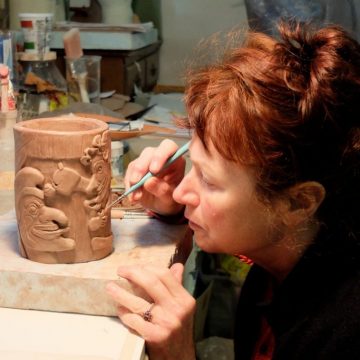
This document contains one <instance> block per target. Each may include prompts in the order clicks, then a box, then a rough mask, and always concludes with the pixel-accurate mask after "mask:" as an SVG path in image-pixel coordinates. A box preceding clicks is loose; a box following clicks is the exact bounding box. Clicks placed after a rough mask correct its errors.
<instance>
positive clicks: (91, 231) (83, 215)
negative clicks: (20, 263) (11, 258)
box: [14, 116, 113, 264]
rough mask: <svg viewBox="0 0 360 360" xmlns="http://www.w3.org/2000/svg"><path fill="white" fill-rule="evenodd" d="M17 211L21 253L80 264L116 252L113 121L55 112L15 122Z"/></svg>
mask: <svg viewBox="0 0 360 360" xmlns="http://www.w3.org/2000/svg"><path fill="white" fill-rule="evenodd" d="M14 138H15V210H16V217H17V222H18V233H19V247H20V252H21V255H22V256H24V257H26V258H28V259H30V260H33V261H37V262H41V263H48V264H58V263H78V262H86V261H92V260H98V259H101V258H104V257H105V256H107V255H108V254H110V253H111V252H112V248H113V245H112V239H113V236H112V233H111V217H110V211H109V210H108V209H107V208H106V205H107V204H108V201H109V198H110V191H111V189H110V183H111V170H110V159H111V154H110V151H111V146H110V144H111V140H110V135H109V130H108V125H107V124H106V123H105V122H103V121H100V120H96V119H90V118H82V117H70V116H69V117H54V118H44V119H33V120H28V121H22V122H19V123H17V124H15V125H14Z"/></svg>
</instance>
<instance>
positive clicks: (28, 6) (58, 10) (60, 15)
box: [9, 0, 65, 30]
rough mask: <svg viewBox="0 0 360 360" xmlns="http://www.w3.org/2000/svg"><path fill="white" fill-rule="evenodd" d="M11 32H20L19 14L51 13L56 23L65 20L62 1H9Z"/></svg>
mask: <svg viewBox="0 0 360 360" xmlns="http://www.w3.org/2000/svg"><path fill="white" fill-rule="evenodd" d="M9 13H10V14H9V15H10V17H9V20H10V29H11V30H20V29H21V27H20V21H19V14H21V13H52V14H54V17H55V20H56V21H63V20H65V7H64V0H9Z"/></svg>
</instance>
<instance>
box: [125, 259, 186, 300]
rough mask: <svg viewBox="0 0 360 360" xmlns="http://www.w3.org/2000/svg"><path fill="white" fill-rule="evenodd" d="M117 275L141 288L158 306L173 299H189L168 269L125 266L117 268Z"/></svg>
mask: <svg viewBox="0 0 360 360" xmlns="http://www.w3.org/2000/svg"><path fill="white" fill-rule="evenodd" d="M118 275H119V276H121V277H124V278H126V279H127V280H129V281H131V282H133V283H134V284H136V285H138V286H140V287H141V288H143V289H144V290H145V291H146V292H147V293H148V294H149V296H150V297H151V298H152V299H153V300H154V302H156V303H159V304H162V303H164V302H166V301H168V299H169V298H174V297H175V298H178V299H181V301H182V300H183V299H184V298H187V297H190V295H189V293H188V292H187V291H186V290H185V288H184V287H183V286H182V285H181V284H179V282H178V280H177V279H176V277H175V276H174V275H173V274H172V273H171V271H170V270H169V269H158V268H155V267H146V269H144V268H140V267H138V266H136V267H135V266H134V267H130V266H127V267H119V268H118Z"/></svg>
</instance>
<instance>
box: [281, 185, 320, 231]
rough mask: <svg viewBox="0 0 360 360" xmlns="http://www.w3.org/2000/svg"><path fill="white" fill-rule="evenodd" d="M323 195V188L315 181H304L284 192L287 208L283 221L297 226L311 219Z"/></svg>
mask: <svg viewBox="0 0 360 360" xmlns="http://www.w3.org/2000/svg"><path fill="white" fill-rule="evenodd" d="M325 194H326V191H325V188H324V187H323V186H322V185H321V184H320V183H318V182H316V181H306V182H302V183H298V184H296V185H294V186H292V187H290V188H289V189H288V190H287V192H286V196H287V199H288V208H287V211H286V214H285V219H286V220H287V222H288V224H289V225H290V224H292V225H297V224H300V223H302V222H303V221H304V220H308V219H311V218H313V216H314V215H315V213H316V211H317V209H318V208H319V206H320V205H321V203H322V201H323V200H324V198H325Z"/></svg>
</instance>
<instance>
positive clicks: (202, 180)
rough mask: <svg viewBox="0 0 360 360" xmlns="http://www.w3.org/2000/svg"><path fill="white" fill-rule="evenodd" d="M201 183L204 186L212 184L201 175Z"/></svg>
mask: <svg viewBox="0 0 360 360" xmlns="http://www.w3.org/2000/svg"><path fill="white" fill-rule="evenodd" d="M201 182H202V183H203V184H204V185H206V186H211V185H212V183H211V182H210V181H209V180H208V179H207V178H206V177H205V176H204V175H201Z"/></svg>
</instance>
